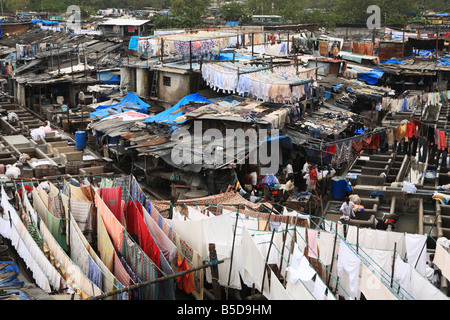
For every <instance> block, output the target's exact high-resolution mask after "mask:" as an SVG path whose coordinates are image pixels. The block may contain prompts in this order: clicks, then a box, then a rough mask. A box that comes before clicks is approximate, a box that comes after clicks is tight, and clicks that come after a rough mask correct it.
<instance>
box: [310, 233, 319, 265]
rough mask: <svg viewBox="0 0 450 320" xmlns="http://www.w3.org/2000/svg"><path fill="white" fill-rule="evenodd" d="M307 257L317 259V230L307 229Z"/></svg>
mask: <svg viewBox="0 0 450 320" xmlns="http://www.w3.org/2000/svg"><path fill="white" fill-rule="evenodd" d="M308 244H309V247H308V257H310V258H314V259H319V255H318V253H317V230H312V229H308Z"/></svg>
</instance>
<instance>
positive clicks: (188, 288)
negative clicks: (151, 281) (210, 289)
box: [177, 254, 195, 293]
mask: <svg viewBox="0 0 450 320" xmlns="http://www.w3.org/2000/svg"><path fill="white" fill-rule="evenodd" d="M188 269H189V265H188V263H187V260H186V257H183V260H181V255H180V254H178V258H177V272H182V271H186V270H188ZM177 285H178V288H180V289H181V290H184V291H185V292H186V293H191V292H193V291H194V290H195V280H194V273H193V272H190V273H186V274H184V275H182V276H179V277H177Z"/></svg>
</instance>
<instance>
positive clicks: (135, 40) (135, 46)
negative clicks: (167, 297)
mask: <svg viewBox="0 0 450 320" xmlns="http://www.w3.org/2000/svg"><path fill="white" fill-rule="evenodd" d="M152 37H154V36H147V37H141V36H134V37H131V39H130V42H129V44H128V49H130V50H137V49H138V40H139V39H142V38H152Z"/></svg>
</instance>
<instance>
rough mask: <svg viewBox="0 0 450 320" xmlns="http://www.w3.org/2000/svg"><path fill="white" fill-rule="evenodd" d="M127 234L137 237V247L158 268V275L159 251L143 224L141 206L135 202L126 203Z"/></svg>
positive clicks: (159, 265) (159, 267)
mask: <svg viewBox="0 0 450 320" xmlns="http://www.w3.org/2000/svg"><path fill="white" fill-rule="evenodd" d="M127 232H128V233H130V234H132V235H136V236H137V238H138V241H139V246H140V247H141V248H142V250H143V251H144V252H145V254H146V255H147V256H148V257H149V258H150V260H152V261H153V263H154V264H155V265H156V266H157V267H158V274H160V270H159V269H161V251H159V248H158V246H157V245H156V242H155V240H154V239H153V237H152V235H151V234H150V231H149V230H148V227H147V225H146V224H145V221H144V215H143V210H142V205H141V204H140V203H139V201H137V200H133V201H132V200H130V201H128V206H127Z"/></svg>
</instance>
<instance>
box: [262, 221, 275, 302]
mask: <svg viewBox="0 0 450 320" xmlns="http://www.w3.org/2000/svg"><path fill="white" fill-rule="evenodd" d="M274 235H275V229H273V231H272V237H271V238H270V245H269V250H267V258H266V263H269V255H270V249H271V248H272V243H273V236H274ZM267 269H269V270H270V268H269V266H267V265H265V266H264V273H263V278H262V284H261V294H263V292H264V280H265V279H266V271H267V272H269V270H267Z"/></svg>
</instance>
